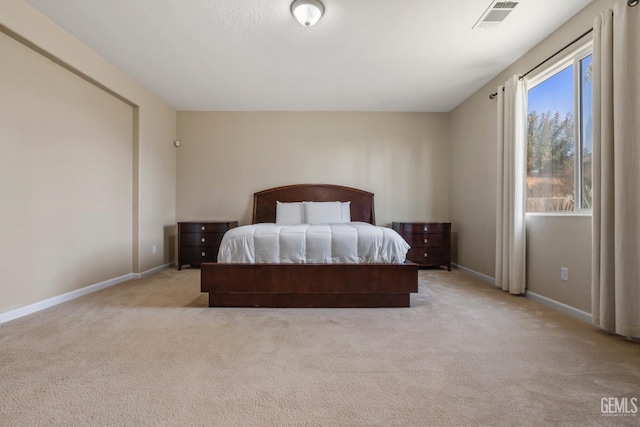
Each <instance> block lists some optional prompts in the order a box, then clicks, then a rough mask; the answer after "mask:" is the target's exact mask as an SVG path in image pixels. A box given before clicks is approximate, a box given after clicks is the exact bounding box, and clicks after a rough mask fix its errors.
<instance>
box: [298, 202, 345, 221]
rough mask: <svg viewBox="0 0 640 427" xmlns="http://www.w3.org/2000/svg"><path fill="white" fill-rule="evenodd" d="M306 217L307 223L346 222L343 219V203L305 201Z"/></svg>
mask: <svg viewBox="0 0 640 427" xmlns="http://www.w3.org/2000/svg"><path fill="white" fill-rule="evenodd" d="M304 218H305V222H306V223H307V224H335V223H340V222H344V221H343V219H342V218H343V216H342V203H340V202H305V204H304Z"/></svg>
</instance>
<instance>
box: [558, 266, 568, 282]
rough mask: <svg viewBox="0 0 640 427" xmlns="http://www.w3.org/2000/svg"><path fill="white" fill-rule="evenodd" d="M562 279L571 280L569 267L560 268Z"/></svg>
mask: <svg viewBox="0 0 640 427" xmlns="http://www.w3.org/2000/svg"><path fill="white" fill-rule="evenodd" d="M560 279H561V280H569V269H568V268H567V267H560Z"/></svg>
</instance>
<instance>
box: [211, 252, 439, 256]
mask: <svg viewBox="0 0 640 427" xmlns="http://www.w3.org/2000/svg"><path fill="white" fill-rule="evenodd" d="M206 255H207V253H206V252H202V256H206ZM425 256H426V255H425Z"/></svg>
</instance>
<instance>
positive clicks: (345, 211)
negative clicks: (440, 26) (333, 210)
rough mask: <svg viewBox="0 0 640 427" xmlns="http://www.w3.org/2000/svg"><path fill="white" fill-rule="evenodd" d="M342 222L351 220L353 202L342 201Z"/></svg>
mask: <svg viewBox="0 0 640 427" xmlns="http://www.w3.org/2000/svg"><path fill="white" fill-rule="evenodd" d="M341 205H342V222H351V202H342V203H341Z"/></svg>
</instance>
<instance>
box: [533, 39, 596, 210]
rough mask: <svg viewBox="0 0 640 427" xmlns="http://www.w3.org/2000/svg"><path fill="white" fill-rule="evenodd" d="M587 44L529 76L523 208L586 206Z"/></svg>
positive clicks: (588, 131) (588, 186) (588, 175)
mask: <svg viewBox="0 0 640 427" xmlns="http://www.w3.org/2000/svg"><path fill="white" fill-rule="evenodd" d="M591 50H592V48H591V46H590V45H589V46H588V47H585V48H583V49H581V50H580V51H578V52H576V53H575V54H573V55H572V56H571V57H569V58H567V59H565V60H563V61H562V62H561V63H558V64H557V65H556V66H554V67H553V68H550V69H548V70H547V71H546V72H544V73H543V74H540V75H539V76H538V77H536V78H534V79H531V80H530V81H529V82H528V87H529V93H528V112H527V121H528V126H527V212H560V211H580V210H586V209H591V155H592V147H593V144H592V126H593V125H592V120H591V100H592V84H591V83H592V82H591ZM576 189H579V190H578V191H576Z"/></svg>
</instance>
